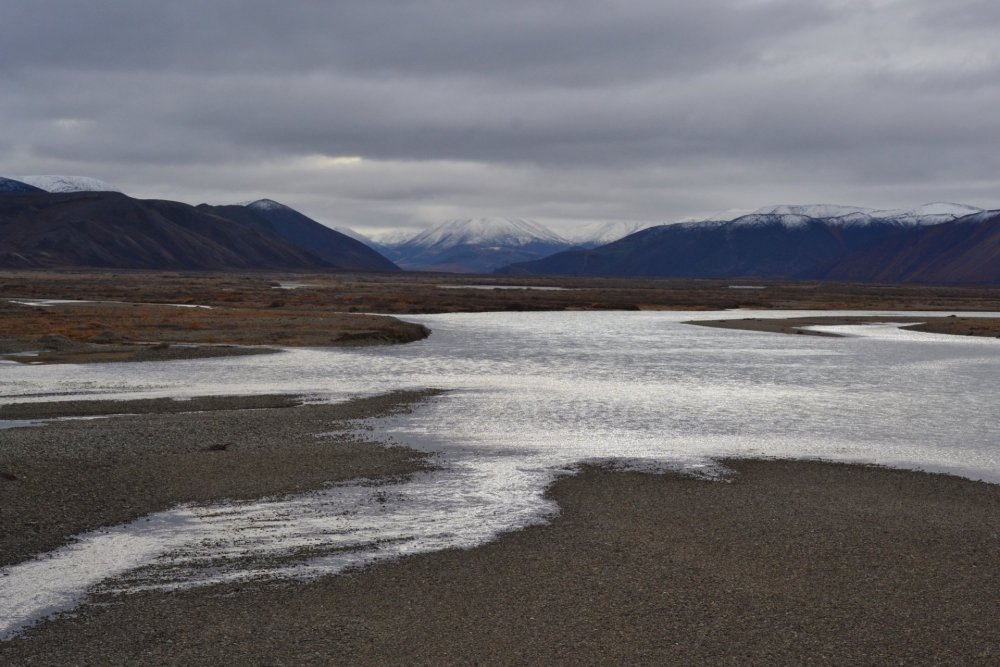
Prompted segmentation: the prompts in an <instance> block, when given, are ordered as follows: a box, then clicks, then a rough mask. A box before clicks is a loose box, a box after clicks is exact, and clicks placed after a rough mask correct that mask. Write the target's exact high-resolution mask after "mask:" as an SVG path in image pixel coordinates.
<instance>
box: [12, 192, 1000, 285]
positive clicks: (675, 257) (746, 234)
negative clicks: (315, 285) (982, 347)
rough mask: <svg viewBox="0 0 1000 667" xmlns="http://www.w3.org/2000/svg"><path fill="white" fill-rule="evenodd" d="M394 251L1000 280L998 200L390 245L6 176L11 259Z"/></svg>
mask: <svg viewBox="0 0 1000 667" xmlns="http://www.w3.org/2000/svg"><path fill="white" fill-rule="evenodd" d="M380 252H381V254H380ZM383 255H385V256H383ZM387 257H388V259H387ZM391 260H395V261H396V262H397V263H398V264H399V265H400V266H402V267H403V268H406V269H411V270H422V271H451V272H464V273H484V272H490V271H495V272H497V273H503V274H518V275H555V274H563V275H588V276H589V275H595V276H596V275H612V276H655V277H684V278H737V277H744V278H772V279H791V280H795V279H809V280H841V281H877V282H924V283H993V284H1000V211H984V210H982V209H978V208H975V207H971V206H965V205H962V204H951V203H934V204H926V205H923V206H919V207H916V208H912V209H892V210H879V209H870V208H862V207H856V206H842V205H830V204H810V205H780V206H768V207H764V208H761V209H757V210H756V211H752V212H750V213H740V212H726V213H724V214H719V215H716V216H713V217H712V218H711V219H707V220H694V221H686V222H681V223H675V224H669V225H658V226H652V227H649V226H647V225H645V224H643V223H627V222H615V223H600V224H594V225H591V226H589V227H586V228H582V229H580V230H579V231H577V232H576V233H574V234H571V235H569V236H568V238H567V237H564V236H560V235H558V234H556V233H554V232H552V231H550V230H549V229H547V228H545V227H544V226H543V225H541V224H539V223H537V222H535V221H532V220H525V219H508V218H469V219H461V220H451V221H448V222H446V223H442V224H440V225H438V226H436V227H433V228H430V229H427V230H425V231H422V232H420V233H418V234H416V235H413V236H411V237H409V238H405V239H402V240H396V241H395V242H389V241H387V240H383V242H382V244H377V243H375V242H373V241H371V240H370V239H367V238H366V237H364V236H362V235H360V234H357V233H356V232H353V231H351V230H347V229H344V230H337V229H333V228H330V227H327V226H325V225H322V224H320V223H318V222H316V221H315V220H312V219H311V218H309V217H307V216H305V215H303V214H302V213H300V212H298V211H296V210H294V209H292V208H290V207H288V206H285V205H284V204H281V203H279V202H276V201H274V200H271V199H258V200H256V201H252V202H247V203H245V204H233V205H224V206H217V205H208V204H201V205H198V206H190V205H188V204H183V203H180V202H174V201H166V200H141V199H135V198H132V197H129V196H127V195H125V194H123V193H121V192H118V191H117V190H116V189H115V188H114V187H113V186H111V185H110V184H107V183H105V182H103V181H99V180H97V179H92V178H87V177H80V176H31V177H24V178H23V179H10V178H0V267H10V268H14V267H28V268H32V267H38V268H41V267H108V268H142V269H200V270H254V269H269V270H298V271H324V270H344V271H398V270H399V266H397V264H396V263H393V261H391Z"/></svg>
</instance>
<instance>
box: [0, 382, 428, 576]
mask: <svg viewBox="0 0 1000 667" xmlns="http://www.w3.org/2000/svg"><path fill="white" fill-rule="evenodd" d="M438 393H440V392H438V391H436V390H425V391H406V392H403V391H401V392H392V393H388V394H382V395H379V396H373V397H368V398H358V399H353V400H350V401H347V402H344V403H336V404H320V405H303V404H302V401H301V399H299V398H298V397H293V396H282V395H275V396H229V397H202V398H194V399H191V400H184V401H174V400H172V399H139V400H131V401H127V400H126V401H114V400H110V401H101V400H94V401H68V402H52V403H19V404H11V405H5V406H2V407H0V419H11V420H33V419H55V418H57V417H68V416H77V417H86V416H99V415H113V416H111V417H110V418H107V419H74V420H67V421H58V420H57V421H51V422H45V423H43V424H40V425H35V426H26V427H22V428H12V429H3V430H0V438H2V441H3V447H2V448H0V499H2V502H0V525H3V526H4V531H3V532H2V533H0V566H4V565H10V564H13V563H17V562H21V561H24V560H25V559H28V558H30V557H32V556H34V555H37V554H41V553H46V552H49V551H51V550H53V549H55V548H57V547H59V546H62V545H64V544H67V543H68V542H70V541H72V538H73V537H74V536H76V535H79V534H82V533H85V532H87V531H91V530H94V529H97V528H100V527H103V526H111V525H119V524H123V523H127V522H129V521H132V520H135V519H138V518H140V517H143V516H146V515H148V514H151V513H153V512H157V511H160V510H165V509H168V508H170V507H174V506H176V505H180V504H183V503H189V502H195V503H207V502H212V501H218V500H241V499H247V500H253V499H259V498H263V497H269V496H281V495H288V494H293V493H300V492H304V491H311V490H315V489H318V488H322V487H324V486H327V485H329V484H332V483H335V482H339V481H346V480H349V479H356V478H360V477H405V476H407V475H410V474H412V473H414V472H418V471H421V470H426V469H428V467H429V462H428V458H427V456H426V455H424V454H421V453H419V452H416V451H415V450H412V449H407V448H403V447H398V446H387V445H386V446H383V445H381V444H378V443H373V442H368V441H363V440H361V439H358V438H356V437H352V436H350V435H348V434H347V433H346V432H344V433H333V432H335V431H338V430H339V431H344V430H345V429H346V428H347V427H348V425H349V423H351V422H353V421H355V420H360V419H368V418H374V417H380V416H387V415H391V414H397V413H400V412H403V411H407V410H410V409H411V408H412V406H413V405H415V404H416V403H418V402H419V401H421V400H424V399H426V398H428V397H430V396H434V395H437V394H438ZM319 436H322V437H319ZM136 443H141V448H140V447H138V446H137V444H136Z"/></svg>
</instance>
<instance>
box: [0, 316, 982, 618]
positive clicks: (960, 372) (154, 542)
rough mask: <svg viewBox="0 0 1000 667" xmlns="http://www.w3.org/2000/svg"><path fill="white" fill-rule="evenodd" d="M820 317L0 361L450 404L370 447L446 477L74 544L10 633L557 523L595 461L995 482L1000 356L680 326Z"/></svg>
mask: <svg viewBox="0 0 1000 667" xmlns="http://www.w3.org/2000/svg"><path fill="white" fill-rule="evenodd" d="M809 314H810V313H807V312H802V311H795V312H791V311H788V312H784V313H781V312H774V311H767V312H760V313H756V312H750V311H741V312H729V313H718V312H715V313H713V312H708V313H667V312H636V313H608V312H603V313H597V312H561V313H485V314H450V315H435V316H420V317H408V318H407V319H411V320H414V321H420V322H422V323H424V324H426V325H427V326H429V327H430V328H431V329H432V330H433V335H432V336H431V337H430V338H429V339H427V340H425V341H422V342H419V343H414V344H410V345H405V346H394V347H378V348H364V349H356V350H345V349H336V350H327V349H323V350H301V349H300V350H289V351H287V352H284V353H282V354H277V355H268V356H249V357H233V358H229V359H203V360H197V361H174V362H164V363H144V364H141V365H138V364H97V365H88V366H72V365H53V366H30V367H20V366H19V367H13V366H4V367H3V368H0V374H2V378H3V382H2V385H0V387H2V388H0V401H2V402H14V401H38V400H45V401H49V400H60V399H69V398H77V397H81V396H86V397H91V398H96V397H106V398H111V397H123V398H138V397H148V396H173V397H180V398H183V397H185V396H195V395H207V394H249V393H275V392H288V393H295V394H307V395H309V396H311V397H313V400H316V401H328V400H342V399H344V398H347V397H350V396H356V395H361V394H371V393H379V392H384V391H390V390H393V389H399V388H424V387H438V388H443V389H447V390H449V392H448V393H447V394H445V395H443V396H441V397H438V398H435V399H432V400H430V401H429V402H427V403H425V404H422V405H421V406H420V407H418V408H417V409H416V410H414V411H413V413H412V414H409V415H404V416H399V417H394V418H391V419H388V420H381V421H379V422H376V423H374V424H373V426H374V427H375V429H376V433H377V435H378V436H379V437H383V438H391V439H392V440H395V441H397V442H400V443H403V444H407V445H410V446H413V447H417V448H420V449H426V450H429V451H434V452H439V453H440V457H439V460H440V462H441V464H442V469H441V470H440V471H436V472H433V473H428V474H422V475H418V476H416V477H415V478H414V479H413V480H412V481H409V482H407V483H402V484H374V485H364V484H347V485H339V486H335V487H332V488H329V489H326V490H323V491H320V492H317V493H312V494H306V495H302V496H297V497H293V498H287V499H283V500H278V501H260V502H252V503H238V504H232V505H216V506H208V507H193V506H192V507H182V508H178V509H175V510H172V511H169V512H163V513H160V514H158V515H155V516H152V517H147V518H145V519H142V520H140V521H137V522H135V523H134V524H131V525H128V526H121V527H118V528H115V529H113V530H108V531H99V532H95V533H92V534H89V535H84V536H81V539H80V540H79V541H78V542H77V543H76V544H74V545H72V546H70V547H67V548H64V549H61V550H58V551H56V552H54V553H53V554H49V555H47V556H46V557H44V558H41V559H38V560H35V561H31V562H28V563H23V564H20V565H16V566H13V567H10V568H7V569H6V570H4V571H2V575H4V576H0V636H3V635H4V634H9V633H11V632H13V631H16V629H17V628H18V627H20V626H21V625H22V624H24V623H25V622H28V621H31V620H32V619H35V618H37V617H39V616H41V615H44V614H46V613H48V612H50V611H53V610H56V609H62V608H67V607H70V606H72V605H73V604H75V603H76V601H78V600H79V599H80V597H81V596H82V595H83V594H84V593H85V592H86V591H88V590H107V589H112V590H119V589H133V588H137V587H176V586H190V585H202V584H207V583H212V582H219V581H228V580H233V579H246V578H257V577H266V576H313V575H316V574H325V573H332V572H337V571H339V570H342V569H343V568H345V567H351V566H356V565H363V564H365V563H369V562H372V561H375V560H378V559H382V558H390V557H396V556H398V555H401V554H406V553H414V552H420V551H428V550H436V549H442V548H447V547H453V546H462V547H464V546H472V545H475V544H479V543H482V542H483V541H486V540H489V539H491V538H493V537H495V536H496V535H497V534H499V533H500V532H503V531H506V530H512V529H515V528H518V527H522V526H525V525H528V524H531V523H534V522H538V521H544V520H545V519H546V518H547V517H549V516H551V515H552V514H553V513H554V512H556V511H557V508H556V507H553V506H552V505H551V504H550V503H549V502H547V501H545V500H544V499H543V497H542V494H543V492H544V489H545V487H546V486H547V485H548V484H549V483H550V482H551V480H552V479H553V478H554V476H555V475H558V474H564V473H566V472H569V471H570V470H571V469H572V467H573V466H574V465H576V464H578V463H580V462H584V461H607V460H615V461H616V462H617V464H618V465H623V466H636V467H643V468H653V469H656V468H663V467H669V468H681V469H685V470H688V471H691V472H694V473H697V474H707V475H712V474H716V473H717V472H718V471H717V468H716V466H715V464H714V463H713V459H715V458H717V457H721V456H781V457H819V458H824V459H834V460H850V461H867V462H877V463H882V464H886V465H894V466H902V467H912V468H925V469H933V470H944V471H949V472H954V473H956V474H961V475H965V476H968V477H972V478H975V479H986V480H989V481H1000V442H998V440H1000V438H998V434H997V428H996V422H997V419H996V417H997V414H998V413H1000V340H996V339H982V338H975V339H973V338H961V337H951V336H939V335H934V334H920V333H915V332H908V331H901V330H899V329H898V328H897V327H895V326H892V325H876V326H866V327H829V328H828V329H830V330H835V331H837V332H840V333H845V334H848V337H845V338H822V337H814V336H787V335H778V334H763V333H753V332H744V331H732V330H722V329H712V328H706V327H696V326H691V325H686V324H683V323H682V322H683V321H684V320H689V319H694V318H702V319H718V318H720V317H777V316H805V315H809ZM817 314H819V313H817ZM822 314H823V315H831V314H835V313H830V312H824V313H822ZM852 314H858V313H852ZM140 371H141V372H140ZM0 434H2V431H0ZM2 437H3V436H2V435H0V438H2ZM0 443H2V440H0ZM112 578H114V579H112Z"/></svg>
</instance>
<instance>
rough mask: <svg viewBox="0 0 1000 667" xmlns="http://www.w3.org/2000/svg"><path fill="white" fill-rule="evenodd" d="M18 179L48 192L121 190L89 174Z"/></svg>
mask: <svg viewBox="0 0 1000 667" xmlns="http://www.w3.org/2000/svg"><path fill="white" fill-rule="evenodd" d="M17 180H19V181H21V182H22V183H27V184H28V185H34V186H35V187H36V188H41V189H42V190H45V191H46V192H121V190H119V189H118V188H117V187H115V186H114V185H111V184H110V183H106V182H104V181H101V180H98V179H96V178H91V177H89V176H59V175H44V176H21V177H19V178H18V179H17Z"/></svg>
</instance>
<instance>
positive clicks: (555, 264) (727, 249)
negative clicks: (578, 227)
mask: <svg viewBox="0 0 1000 667" xmlns="http://www.w3.org/2000/svg"><path fill="white" fill-rule="evenodd" d="M998 221H1000V211H987V212H982V213H975V214H972V215H968V216H965V217H962V218H958V219H957V220H952V221H949V222H941V223H938V224H933V225H919V224H903V223H900V222H899V221H896V220H868V221H865V223H864V224H855V223H854V222H853V221H852V220H850V219H846V218H845V219H837V218H831V219H822V218H810V217H807V216H802V215H787V214H755V215H750V216H744V217H742V218H738V219H737V220H734V221H732V222H699V223H684V224H677V225H663V226H659V227H653V228H650V229H645V230H642V231H639V232H637V233H635V234H632V235H630V236H627V237H625V238H623V239H621V240H619V241H616V242H614V243H609V244H607V245H604V246H600V247H598V248H594V249H592V250H584V249H573V250H569V251H566V252H561V253H558V254H555V255H552V256H551V257H547V258H544V259H541V260H537V261H533V262H524V263H518V264H512V265H510V266H507V267H504V268H502V269H500V270H499V271H498V272H499V273H508V274H522V275H531V274H537V275H552V274H562V275H588V276H591V275H607V276H649V277H653V276H655V277H676V278H737V277H746V278H775V279H821V280H843V281H881V282H927V283H930V282H936V283H949V282H964V283H968V282H972V283H998V282H1000V222H998Z"/></svg>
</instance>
